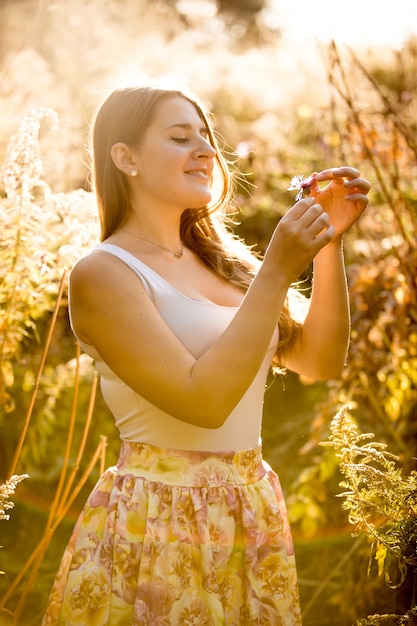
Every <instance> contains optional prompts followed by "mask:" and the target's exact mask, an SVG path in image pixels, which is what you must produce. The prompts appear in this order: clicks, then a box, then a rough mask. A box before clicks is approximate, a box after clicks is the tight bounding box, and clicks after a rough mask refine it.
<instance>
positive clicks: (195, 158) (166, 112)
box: [132, 96, 216, 210]
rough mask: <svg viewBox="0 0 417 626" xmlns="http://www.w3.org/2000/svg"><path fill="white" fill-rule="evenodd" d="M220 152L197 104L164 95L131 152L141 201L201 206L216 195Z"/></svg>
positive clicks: (181, 206)
mask: <svg viewBox="0 0 417 626" xmlns="http://www.w3.org/2000/svg"><path fill="white" fill-rule="evenodd" d="M215 154H216V152H215V150H214V148H213V147H212V145H211V144H210V142H209V138H208V131H207V128H206V127H205V126H204V123H203V122H202V120H201V118H200V116H199V114H198V111H197V109H196V108H195V107H194V105H193V104H192V103H191V102H189V101H188V100H186V99H185V98H182V97H181V96H169V97H166V98H163V99H162V100H160V101H159V102H158V104H157V105H156V110H155V113H154V116H153V121H152V122H151V124H150V126H149V127H148V128H147V130H146V132H145V135H144V137H143V139H142V140H141V142H140V145H139V146H138V147H137V148H135V149H134V150H133V155H134V158H135V162H136V164H137V171H138V176H137V178H135V179H134V180H132V183H133V188H134V189H136V190H137V192H138V193H139V199H140V201H141V203H143V202H148V204H149V205H150V204H152V203H155V202H157V203H159V204H164V205H166V206H176V207H179V208H181V209H182V210H183V209H185V208H190V209H197V208H200V207H203V206H205V205H206V204H208V203H209V202H210V200H211V197H212V177H213V165H214V156H215Z"/></svg>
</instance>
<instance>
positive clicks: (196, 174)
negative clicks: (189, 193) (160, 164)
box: [185, 169, 209, 179]
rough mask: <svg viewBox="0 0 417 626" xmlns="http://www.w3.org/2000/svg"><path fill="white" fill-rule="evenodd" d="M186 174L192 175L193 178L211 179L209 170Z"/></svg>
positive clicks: (187, 172)
mask: <svg viewBox="0 0 417 626" xmlns="http://www.w3.org/2000/svg"><path fill="white" fill-rule="evenodd" d="M185 173H186V174H191V176H199V177H201V178H204V179H208V178H209V175H208V172H207V170H203V169H195V170H187V171H186V172H185Z"/></svg>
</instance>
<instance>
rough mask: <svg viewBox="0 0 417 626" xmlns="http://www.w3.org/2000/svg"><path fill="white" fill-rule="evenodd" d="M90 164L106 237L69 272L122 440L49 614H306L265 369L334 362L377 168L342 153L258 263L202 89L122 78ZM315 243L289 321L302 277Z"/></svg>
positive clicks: (265, 620) (233, 624) (142, 618)
mask: <svg viewBox="0 0 417 626" xmlns="http://www.w3.org/2000/svg"><path fill="white" fill-rule="evenodd" d="M93 165H94V168H93V174H94V186H95V192H96V195H97V200H98V206H99V213H100V219H101V227H102V243H101V244H99V245H98V246H97V247H96V248H95V249H94V250H93V251H92V252H91V253H89V254H88V255H87V256H85V257H84V258H82V259H81V260H80V261H79V262H78V263H77V264H76V265H75V267H74V268H73V270H72V273H71V279H70V314H71V322H72V327H73V329H74V332H75V334H76V336H77V338H78V339H79V341H80V342H81V345H82V346H83V348H84V349H85V351H86V352H87V353H88V354H90V355H91V356H92V357H93V358H94V359H95V360H96V364H97V368H98V370H99V372H100V374H101V383H102V391H103V395H104V398H105V400H106V402H107V403H108V405H109V407H110V409H111V410H112V412H113V414H114V417H115V420H116V424H117V426H118V428H119V430H120V435H121V454H120V459H119V462H118V465H117V467H114V468H110V469H109V470H107V471H106V472H105V473H104V475H103V476H102V477H101V479H100V480H99V482H98V484H97V486H96V487H95V489H94V490H93V492H92V494H91V496H90V498H89V500H88V502H87V504H86V507H85V509H84V511H83V513H82V515H81V517H80V519H79V521H78V523H77V526H76V529H75V531H74V533H73V536H72V538H71V541H70V544H69V546H68V548H67V551H66V553H65V555H64V558H63V561H62V564H61V568H60V571H59V573H58V576H57V580H56V582H55V586H54V589H53V591H52V595H51V599H50V604H49V607H48V610H47V613H46V615H45V617H44V621H43V624H44V626H49V625H51V624H66V625H70V624H71V625H75V624H85V625H87V624H88V625H89V626H92V625H97V626H98V625H100V626H103V625H104V624H109V625H111V626H116V625H123V626H126V625H130V624H135V625H153V626H155V625H158V626H163V625H167V626H168V625H169V626H175V625H178V626H180V625H181V626H183V625H185V624H187V625H197V624H198V625H214V626H219V625H222V624H227V625H229V626H239V625H242V626H243V625H245V626H246V625H252V624H268V625H282V626H290V625H291V626H294V625H298V624H300V623H301V618H300V608H299V598H298V591H297V583H296V573H295V563H294V554H293V547H292V543H291V537H290V532H289V528H288V522H287V518H286V512H285V504H284V501H283V497H282V492H281V489H280V486H279V482H278V478H277V477H276V475H275V474H274V473H273V471H272V470H271V468H269V467H268V466H267V464H266V463H264V462H263V461H262V457H261V447H260V428H261V416H262V402H263V393H264V387H265V380H266V376H267V373H268V370H269V368H270V366H271V363H272V361H273V360H274V359H275V361H276V362H277V363H279V364H280V365H281V366H283V367H286V368H290V369H291V370H294V371H295V372H299V373H301V374H304V375H306V376H309V377H314V378H318V379H326V378H333V377H336V376H338V375H339V374H340V372H341V370H342V368H343V366H344V363H345V359H346V351H347V346H348V339H349V311H348V299H347V290H346V281H345V274H344V267H343V257H342V247H341V241H342V236H343V234H344V233H345V232H346V230H347V229H348V228H349V227H350V226H351V225H352V224H353V223H354V222H355V221H356V220H357V219H358V217H359V216H360V215H361V213H362V212H363V210H364V209H365V207H366V205H367V202H368V200H367V193H368V191H369V187H370V185H369V183H368V182H367V181H366V180H364V179H362V178H360V177H359V172H358V171H357V170H356V169H353V168H349V167H342V168H338V169H331V170H325V171H324V172H320V173H318V174H317V175H315V176H314V177H313V181H312V184H311V197H308V198H304V199H301V200H299V201H298V202H296V204H295V205H294V206H293V207H292V209H291V210H290V211H289V212H288V213H287V214H286V215H285V216H284V217H283V218H282V219H281V221H280V222H279V224H278V226H277V227H276V229H275V232H274V233H273V235H272V238H271V241H270V244H269V247H268V249H267V251H266V254H265V257H264V260H263V262H262V264H260V263H259V262H258V261H257V260H256V259H255V258H254V257H253V256H252V255H251V254H250V252H249V251H248V249H247V248H246V247H245V246H244V245H243V244H242V243H240V242H238V241H237V240H236V239H234V238H233V237H232V236H231V235H230V234H229V233H228V232H227V230H226V229H225V227H224V212H225V208H226V207H227V206H228V205H229V203H230V197H231V191H230V190H231V176H230V174H229V171H228V168H227V164H226V161H225V159H224V158H223V156H222V154H221V151H220V149H219V146H218V144H217V141H216V139H215V136H214V134H213V130H212V126H211V124H210V120H209V117H208V115H207V113H206V112H205V111H204V109H203V107H202V106H201V104H200V103H199V102H198V101H197V100H196V99H195V97H194V96H192V95H190V94H188V93H185V92H183V91H180V90H171V89H166V88H160V87H158V86H145V87H138V88H132V89H122V90H116V91H115V92H113V93H112V94H111V95H110V96H109V97H108V98H107V100H105V101H104V103H103V104H102V106H101V108H100V109H99V111H98V113H97V116H96V119H95V123H94V129H93ZM322 181H330V182H329V183H328V184H327V186H326V187H325V188H324V189H323V190H320V188H319V183H320V182H322ZM217 188H218V192H217V194H216V192H215V189H217ZM312 259H314V264H315V270H314V286H313V292H312V297H311V301H310V303H309V307H308V311H307V313H306V314H305V315H304V317H303V319H301V320H300V319H298V320H297V319H296V315H295V314H294V313H293V312H292V310H296V309H299V308H300V306H299V302H300V297H299V296H297V294H296V292H295V291H294V290H293V289H292V288H291V284H292V283H293V281H295V280H296V279H297V277H298V276H299V275H300V274H301V272H302V271H303V270H304V269H305V268H306V266H308V265H309V263H310V262H311V261H312ZM296 314H297V315H298V317H300V315H299V311H298V312H297V311H296Z"/></svg>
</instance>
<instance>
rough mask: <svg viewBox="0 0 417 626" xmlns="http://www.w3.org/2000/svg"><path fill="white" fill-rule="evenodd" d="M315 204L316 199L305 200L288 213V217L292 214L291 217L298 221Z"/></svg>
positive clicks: (297, 203) (300, 201)
mask: <svg viewBox="0 0 417 626" xmlns="http://www.w3.org/2000/svg"><path fill="white" fill-rule="evenodd" d="M313 204H314V198H303V199H302V200H299V201H298V202H296V203H295V204H294V206H293V207H291V209H290V210H289V211H288V213H287V215H290V214H291V217H293V218H294V219H296V220H298V219H300V217H302V216H303V215H304V213H305V212H306V211H307V210H308V209H309V208H310V207H311V206H312V205H313Z"/></svg>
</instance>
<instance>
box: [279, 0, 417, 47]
mask: <svg viewBox="0 0 417 626" xmlns="http://www.w3.org/2000/svg"><path fill="white" fill-rule="evenodd" d="M268 21H271V22H274V25H276V26H277V27H279V28H280V29H281V30H282V33H283V35H284V37H285V38H286V39H291V40H292V41H294V40H298V41H299V42H300V45H302V44H303V41H305V39H314V40H316V41H325V40H329V39H331V38H336V39H338V40H341V41H343V42H344V43H347V44H350V45H353V44H354V45H361V44H362V45H364V46H366V45H384V44H386V45H389V46H390V47H401V44H402V42H403V41H404V39H407V38H408V37H409V36H410V35H416V34H417V0H395V2H384V0H382V1H381V0H349V2H346V3H340V2H335V1H334V0H314V2H312V1H311V0H270V2H269V16H268Z"/></svg>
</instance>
